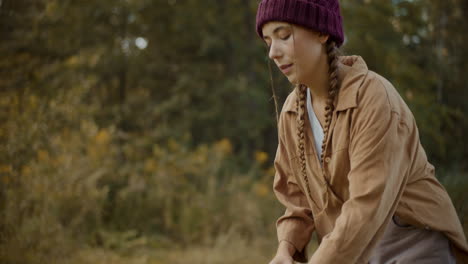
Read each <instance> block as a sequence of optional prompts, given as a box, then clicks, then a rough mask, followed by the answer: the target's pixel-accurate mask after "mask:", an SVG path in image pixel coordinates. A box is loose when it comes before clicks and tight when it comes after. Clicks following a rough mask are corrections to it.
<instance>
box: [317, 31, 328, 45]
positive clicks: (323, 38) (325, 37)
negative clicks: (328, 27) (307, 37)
mask: <svg viewBox="0 0 468 264" xmlns="http://www.w3.org/2000/svg"><path fill="white" fill-rule="evenodd" d="M328 38H330V35H328V34H324V33H319V41H320V43H322V44H325V43H327V40H328Z"/></svg>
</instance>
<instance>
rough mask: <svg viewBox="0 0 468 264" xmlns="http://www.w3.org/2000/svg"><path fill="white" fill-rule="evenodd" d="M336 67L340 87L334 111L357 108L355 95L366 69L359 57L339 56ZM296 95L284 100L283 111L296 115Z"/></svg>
mask: <svg viewBox="0 0 468 264" xmlns="http://www.w3.org/2000/svg"><path fill="white" fill-rule="evenodd" d="M338 59H339V62H340V63H339V66H338V78H339V79H340V83H341V87H340V91H339V92H338V98H335V101H334V102H333V104H334V106H335V109H336V111H343V110H346V109H349V108H354V107H357V94H358V90H359V87H360V86H361V84H362V82H363V81H364V79H365V77H366V75H367V72H368V68H367V65H366V63H365V61H364V60H363V59H362V57H361V56H356V55H354V56H340V57H339V58H338ZM295 98H296V93H295V92H293V95H292V98H290V100H286V102H285V105H284V111H287V112H294V113H297V107H296V104H297V103H296V99H295Z"/></svg>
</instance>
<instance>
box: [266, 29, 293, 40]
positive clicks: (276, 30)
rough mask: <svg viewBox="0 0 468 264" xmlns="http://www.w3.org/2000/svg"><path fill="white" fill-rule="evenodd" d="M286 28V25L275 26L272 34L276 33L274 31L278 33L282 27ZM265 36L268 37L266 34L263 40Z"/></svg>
mask: <svg viewBox="0 0 468 264" xmlns="http://www.w3.org/2000/svg"><path fill="white" fill-rule="evenodd" d="M287 28H288V27H286V26H278V27H277V28H275V29H274V30H273V35H274V34H276V33H278V31H280V30H282V29H287ZM265 38H268V36H265V37H263V39H264V40H265Z"/></svg>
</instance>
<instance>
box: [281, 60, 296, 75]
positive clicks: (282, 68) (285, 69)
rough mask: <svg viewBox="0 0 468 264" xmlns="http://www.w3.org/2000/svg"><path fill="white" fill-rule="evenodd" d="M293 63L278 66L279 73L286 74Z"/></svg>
mask: <svg viewBox="0 0 468 264" xmlns="http://www.w3.org/2000/svg"><path fill="white" fill-rule="evenodd" d="M292 66H293V63H291V64H286V65H282V66H280V69H281V71H282V72H283V73H284V74H286V73H288V72H289V71H290V70H291V69H292Z"/></svg>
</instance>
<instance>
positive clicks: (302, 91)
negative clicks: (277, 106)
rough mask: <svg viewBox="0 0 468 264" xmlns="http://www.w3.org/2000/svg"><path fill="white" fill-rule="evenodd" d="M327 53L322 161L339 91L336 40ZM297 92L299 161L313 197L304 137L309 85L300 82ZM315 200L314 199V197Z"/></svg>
mask: <svg viewBox="0 0 468 264" xmlns="http://www.w3.org/2000/svg"><path fill="white" fill-rule="evenodd" d="M326 48H327V55H328V65H329V85H330V87H329V89H328V98H327V102H326V106H325V127H324V131H323V132H324V138H323V142H322V154H321V156H320V160H321V162H323V158H324V155H325V154H324V153H325V149H326V148H327V146H326V142H327V137H328V130H329V129H330V123H331V118H332V114H333V101H334V100H335V97H336V95H337V94H338V91H339V84H338V54H339V50H338V48H337V47H336V44H335V42H334V41H329V42H327V46H326ZM296 93H297V101H296V103H297V112H298V115H297V138H298V144H299V161H300V164H299V165H300V168H301V175H302V177H303V178H304V182H305V186H306V188H307V193H308V195H309V196H310V199H312V195H311V192H310V187H309V179H308V178H307V172H306V160H305V138H304V123H305V121H304V120H305V104H306V97H307V94H306V93H307V87H306V86H305V85H303V84H299V85H298V86H297V87H296ZM322 168H323V166H322ZM312 201H313V199H312Z"/></svg>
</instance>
